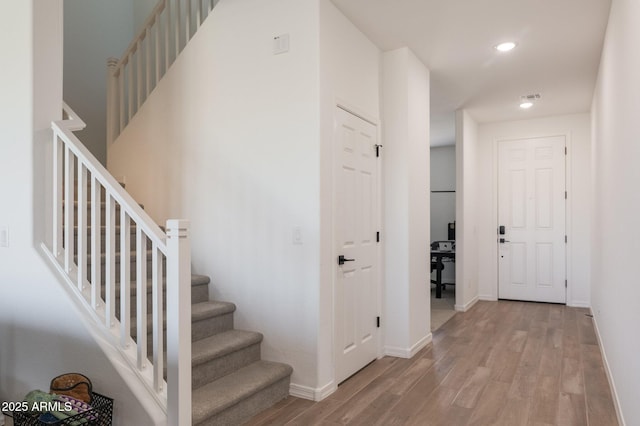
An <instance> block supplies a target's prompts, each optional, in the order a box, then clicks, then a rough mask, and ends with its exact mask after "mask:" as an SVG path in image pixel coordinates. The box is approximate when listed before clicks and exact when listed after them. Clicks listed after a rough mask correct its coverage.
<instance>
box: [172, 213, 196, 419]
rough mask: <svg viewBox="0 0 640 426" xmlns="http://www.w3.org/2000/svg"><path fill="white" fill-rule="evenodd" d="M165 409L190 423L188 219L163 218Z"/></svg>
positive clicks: (173, 416)
mask: <svg viewBox="0 0 640 426" xmlns="http://www.w3.org/2000/svg"><path fill="white" fill-rule="evenodd" d="M167 367H168V368H167V385H168V389H167V391H168V394H167V404H168V407H167V410H168V413H167V414H168V415H169V424H172V425H190V424H191V249H190V248H189V221H187V220H169V221H167Z"/></svg>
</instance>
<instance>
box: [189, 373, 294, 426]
mask: <svg viewBox="0 0 640 426" xmlns="http://www.w3.org/2000/svg"><path fill="white" fill-rule="evenodd" d="M292 371H293V370H292V368H291V367H290V366H288V365H285V364H280V363H275V362H269V361H256V362H254V363H253V364H250V365H248V366H246V367H244V368H241V369H239V370H238V371H235V372H233V373H231V374H228V375H226V376H224V377H221V378H220V379H218V380H216V381H214V382H211V383H209V384H206V385H204V386H202V387H200V388H198V389H196V390H194V391H193V406H192V410H193V411H192V416H193V417H192V420H193V424H194V425H197V424H198V423H201V422H203V421H205V420H207V419H209V418H211V417H213V416H215V415H217V414H219V413H221V412H223V411H224V410H226V409H227V408H229V407H232V406H233V405H235V404H237V403H239V402H241V401H242V400H244V399H246V398H248V397H250V396H251V395H253V394H255V393H257V392H259V391H261V390H262V389H265V388H267V387H269V386H270V385H272V384H274V383H276V382H278V381H279V380H282V379H284V378H286V377H287V376H289V375H290V374H291V372H292Z"/></svg>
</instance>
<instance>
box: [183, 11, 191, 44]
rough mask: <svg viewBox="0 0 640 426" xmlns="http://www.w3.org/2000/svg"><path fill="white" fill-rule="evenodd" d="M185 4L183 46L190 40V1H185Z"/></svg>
mask: <svg viewBox="0 0 640 426" xmlns="http://www.w3.org/2000/svg"><path fill="white" fill-rule="evenodd" d="M186 2H187V6H186V7H187V11H186V12H185V15H186V16H185V17H186V19H185V27H184V30H185V38H184V44H185V46H186V45H187V43H189V40H191V0H186Z"/></svg>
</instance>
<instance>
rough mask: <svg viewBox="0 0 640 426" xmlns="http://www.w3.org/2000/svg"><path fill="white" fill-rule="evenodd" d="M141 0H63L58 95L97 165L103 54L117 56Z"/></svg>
mask: <svg viewBox="0 0 640 426" xmlns="http://www.w3.org/2000/svg"><path fill="white" fill-rule="evenodd" d="M145 1H149V0H145ZM145 1H143V0H134V1H131V0H109V1H104V0H64V100H65V101H66V102H67V104H69V106H70V107H71V108H72V109H73V110H74V111H75V112H76V113H77V114H78V115H79V116H80V117H81V118H82V119H83V120H84V122H85V123H86V124H87V127H86V129H85V130H83V131H81V132H77V133H76V136H78V138H79V139H80V140H81V141H82V142H83V143H84V144H85V146H86V147H87V148H88V149H89V151H91V153H92V154H93V155H94V156H95V157H96V158H97V159H98V160H99V161H101V162H102V163H103V164H104V163H106V159H107V146H106V140H107V137H106V114H107V112H106V111H107V98H106V90H107V89H106V86H107V58H109V57H110V56H113V57H116V58H119V57H120V56H121V55H122V54H123V53H124V51H125V49H126V48H127V46H128V45H129V43H131V40H132V39H133V35H134V18H133V16H134V13H133V8H134V6H135V7H136V10H138V9H142V6H144V3H145Z"/></svg>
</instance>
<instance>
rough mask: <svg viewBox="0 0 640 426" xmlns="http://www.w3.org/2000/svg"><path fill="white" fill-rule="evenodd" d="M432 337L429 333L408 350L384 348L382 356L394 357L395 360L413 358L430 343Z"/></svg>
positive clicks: (392, 347) (391, 347) (394, 347)
mask: <svg viewBox="0 0 640 426" xmlns="http://www.w3.org/2000/svg"><path fill="white" fill-rule="evenodd" d="M432 338H433V335H432V334H431V333H429V334H427V335H426V336H424V337H423V338H422V339H420V340H418V341H417V342H416V343H415V344H414V345H413V346H411V347H410V348H401V347H398V346H385V347H384V354H385V355H387V356H394V357H396V358H413V356H414V355H415V354H417V353H418V352H420V350H421V349H422V348H424V347H425V346H427V345H428V344H429V343H431V339H432Z"/></svg>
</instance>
